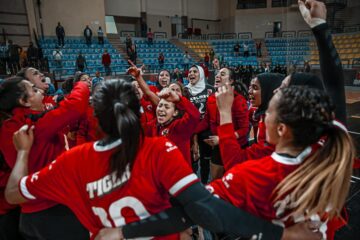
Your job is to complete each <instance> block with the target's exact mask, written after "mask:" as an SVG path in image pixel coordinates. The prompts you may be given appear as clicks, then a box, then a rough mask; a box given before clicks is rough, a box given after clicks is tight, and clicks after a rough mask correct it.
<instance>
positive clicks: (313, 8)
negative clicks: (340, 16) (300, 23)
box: [298, 0, 326, 27]
mask: <svg viewBox="0 0 360 240" xmlns="http://www.w3.org/2000/svg"><path fill="white" fill-rule="evenodd" d="M298 4H299V10H300V13H301V15H302V16H303V18H304V20H305V22H306V23H307V24H308V25H309V26H310V27H314V26H316V25H318V24H319V21H320V23H322V22H325V20H326V6H325V4H324V3H323V2H319V1H316V0H306V1H305V0H299V1H298Z"/></svg>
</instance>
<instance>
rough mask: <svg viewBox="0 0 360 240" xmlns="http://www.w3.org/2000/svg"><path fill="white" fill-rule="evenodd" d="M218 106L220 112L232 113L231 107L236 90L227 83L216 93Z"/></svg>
mask: <svg viewBox="0 0 360 240" xmlns="http://www.w3.org/2000/svg"><path fill="white" fill-rule="evenodd" d="M215 97H216V105H217V108H218V110H219V112H230V113H231V107H232V104H233V102H234V89H233V87H232V86H231V85H230V84H229V83H226V84H225V85H224V86H221V87H219V88H218V90H217V92H216V93H215Z"/></svg>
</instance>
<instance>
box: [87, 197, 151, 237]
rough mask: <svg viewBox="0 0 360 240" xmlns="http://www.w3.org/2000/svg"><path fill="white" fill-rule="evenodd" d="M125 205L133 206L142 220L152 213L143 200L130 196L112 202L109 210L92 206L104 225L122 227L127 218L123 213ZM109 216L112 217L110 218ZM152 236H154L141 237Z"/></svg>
mask: <svg viewBox="0 0 360 240" xmlns="http://www.w3.org/2000/svg"><path fill="white" fill-rule="evenodd" d="M125 207H127V208H131V209H132V210H133V211H134V213H135V214H136V216H138V217H139V218H140V220H141V219H144V218H147V217H149V216H150V213H149V212H148V211H147V210H146V208H145V206H144V205H143V204H142V202H141V201H140V200H139V199H137V198H135V197H130V196H126V197H123V198H120V199H119V200H117V201H115V202H113V203H111V204H110V206H109V210H108V212H107V211H106V210H105V209H103V208H101V207H92V210H93V213H94V214H95V215H96V216H98V217H99V219H100V221H101V223H102V224H103V226H104V227H121V226H124V225H125V224H126V219H125V218H124V216H122V215H121V210H122V209H123V208H125ZM108 217H110V219H109V218H108ZM112 223H113V224H112ZM151 238H152V237H150V238H139V239H151Z"/></svg>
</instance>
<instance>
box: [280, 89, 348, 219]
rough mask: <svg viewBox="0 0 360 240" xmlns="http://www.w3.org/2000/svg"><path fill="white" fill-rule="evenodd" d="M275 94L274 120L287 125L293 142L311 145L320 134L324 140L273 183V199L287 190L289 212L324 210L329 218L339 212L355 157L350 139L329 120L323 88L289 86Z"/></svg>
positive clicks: (328, 103) (330, 107) (328, 102)
mask: <svg viewBox="0 0 360 240" xmlns="http://www.w3.org/2000/svg"><path fill="white" fill-rule="evenodd" d="M279 94H280V99H279V101H278V104H277V106H276V109H277V114H278V121H279V122H282V123H284V124H286V125H288V126H289V127H290V129H291V131H292V134H293V144H294V146H298V147H303V148H305V147H307V146H309V145H312V147H313V148H315V146H316V145H315V144H314V143H316V142H317V141H318V140H319V139H320V138H325V139H326V141H325V143H324V145H323V146H322V147H320V148H319V149H317V150H316V151H315V152H313V153H312V154H311V155H310V157H308V158H307V159H306V160H305V161H304V162H303V163H302V164H301V165H300V166H299V167H298V168H297V169H296V170H295V171H294V172H292V173H291V174H290V175H288V176H287V177H286V178H285V179H283V180H282V182H281V183H280V184H279V185H278V186H277V187H276V189H275V190H274V194H275V195H276V198H275V201H276V200H279V199H283V198H284V197H285V195H288V194H289V193H290V194H289V197H290V202H289V203H287V206H286V207H287V208H289V209H291V210H292V212H291V213H290V214H289V215H292V216H298V215H300V214H304V213H305V212H306V213H307V214H309V215H312V214H317V213H324V212H325V211H326V212H327V213H328V214H329V218H332V217H334V216H340V212H341V210H342V207H343V205H344V203H345V199H346V196H347V193H348V191H349V186H350V177H351V173H352V162H353V159H354V157H355V152H354V146H353V142H352V139H351V137H350V135H349V134H348V133H347V131H344V129H341V128H339V127H337V126H336V125H334V124H333V118H334V113H333V110H334V106H333V104H332V103H331V100H330V97H329V96H328V95H327V94H326V93H325V92H324V91H321V90H318V89H311V88H307V87H305V86H291V87H288V88H284V89H281V90H280V92H279ZM329 206H331V209H328V207H329Z"/></svg>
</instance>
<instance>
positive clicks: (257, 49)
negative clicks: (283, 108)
mask: <svg viewBox="0 0 360 240" xmlns="http://www.w3.org/2000/svg"><path fill="white" fill-rule="evenodd" d="M261 45H262V43H261V42H260V41H259V42H257V43H256V56H257V57H261V56H262V54H261Z"/></svg>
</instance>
